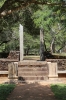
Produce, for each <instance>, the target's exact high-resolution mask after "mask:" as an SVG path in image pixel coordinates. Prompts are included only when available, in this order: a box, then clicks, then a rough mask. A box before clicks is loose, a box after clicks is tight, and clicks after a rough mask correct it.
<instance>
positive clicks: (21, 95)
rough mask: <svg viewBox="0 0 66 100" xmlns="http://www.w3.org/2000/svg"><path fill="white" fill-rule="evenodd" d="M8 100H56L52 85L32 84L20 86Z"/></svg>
mask: <svg viewBox="0 0 66 100" xmlns="http://www.w3.org/2000/svg"><path fill="white" fill-rule="evenodd" d="M7 100H56V99H55V97H54V94H53V93H52V91H51V89H50V85H48V84H47V85H46V84H43V85H42V84H39V83H30V84H19V85H17V86H16V88H15V89H14V91H13V92H12V93H11V94H10V95H9V97H8V98H7Z"/></svg>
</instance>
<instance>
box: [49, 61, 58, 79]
mask: <svg viewBox="0 0 66 100" xmlns="http://www.w3.org/2000/svg"><path fill="white" fill-rule="evenodd" d="M48 67H49V76H48V77H49V79H51V80H55V79H57V78H58V73H57V63H56V62H48Z"/></svg>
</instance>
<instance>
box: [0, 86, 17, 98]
mask: <svg viewBox="0 0 66 100" xmlns="http://www.w3.org/2000/svg"><path fill="white" fill-rule="evenodd" d="M14 88H15V85H13V84H10V85H9V84H3V85H0V100H7V97H8V95H9V94H10V93H11V92H12V91H13V89H14Z"/></svg>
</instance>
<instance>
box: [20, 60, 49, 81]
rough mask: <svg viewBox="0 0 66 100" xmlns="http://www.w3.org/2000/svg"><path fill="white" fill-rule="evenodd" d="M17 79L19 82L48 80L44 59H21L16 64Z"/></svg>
mask: <svg viewBox="0 0 66 100" xmlns="http://www.w3.org/2000/svg"><path fill="white" fill-rule="evenodd" d="M18 79H19V81H21V82H27V81H30V82H31V81H32V82H33V81H34V82H38V81H45V80H48V65H47V62H44V61H22V62H19V64H18Z"/></svg>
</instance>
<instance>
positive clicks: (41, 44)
mask: <svg viewBox="0 0 66 100" xmlns="http://www.w3.org/2000/svg"><path fill="white" fill-rule="evenodd" d="M40 60H41V61H44V60H45V56H44V31H43V28H41V29H40Z"/></svg>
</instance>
